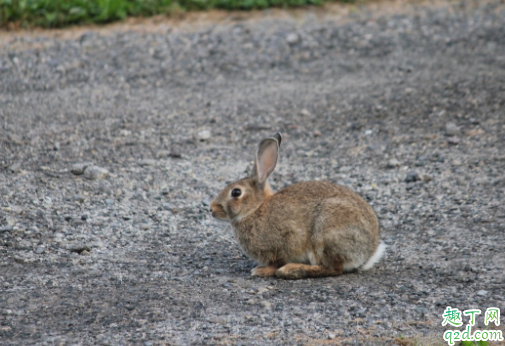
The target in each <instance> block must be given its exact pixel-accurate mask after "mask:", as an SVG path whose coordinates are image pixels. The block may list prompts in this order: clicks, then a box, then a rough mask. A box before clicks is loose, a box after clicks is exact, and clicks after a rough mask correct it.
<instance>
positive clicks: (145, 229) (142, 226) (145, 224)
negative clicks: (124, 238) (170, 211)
mask: <svg viewBox="0 0 505 346" xmlns="http://www.w3.org/2000/svg"><path fill="white" fill-rule="evenodd" d="M150 227H151V226H150V225H149V224H147V223H144V224H142V225H141V226H140V228H141V229H142V230H143V231H147V230H148V229H149V228H150Z"/></svg>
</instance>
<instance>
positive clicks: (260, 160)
mask: <svg viewBox="0 0 505 346" xmlns="http://www.w3.org/2000/svg"><path fill="white" fill-rule="evenodd" d="M281 141H282V136H281V134H280V133H276V134H275V135H274V136H273V137H272V138H267V139H264V140H262V141H261V143H260V145H259V147H258V152H257V153H256V160H255V162H254V173H253V174H254V176H253V178H254V180H256V182H258V183H259V184H261V185H263V184H264V183H265V182H266V181H267V179H268V177H269V176H270V174H272V172H273V171H274V169H275V166H276V165H277V160H278V159H279V145H280V144H281Z"/></svg>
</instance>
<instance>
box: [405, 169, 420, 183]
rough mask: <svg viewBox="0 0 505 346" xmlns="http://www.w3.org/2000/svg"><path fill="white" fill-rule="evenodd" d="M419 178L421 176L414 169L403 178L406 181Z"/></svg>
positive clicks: (414, 180) (410, 181)
mask: <svg viewBox="0 0 505 346" xmlns="http://www.w3.org/2000/svg"><path fill="white" fill-rule="evenodd" d="M419 180H421V176H420V175H419V173H417V172H416V171H410V172H409V173H407V177H406V178H405V182H406V183H413V182H416V181H419Z"/></svg>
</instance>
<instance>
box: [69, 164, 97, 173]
mask: <svg viewBox="0 0 505 346" xmlns="http://www.w3.org/2000/svg"><path fill="white" fill-rule="evenodd" d="M91 165H93V163H91V162H79V163H74V164H73V165H72V168H70V172H71V173H72V174H74V175H81V174H84V171H85V170H86V168H88V167H89V166H91Z"/></svg>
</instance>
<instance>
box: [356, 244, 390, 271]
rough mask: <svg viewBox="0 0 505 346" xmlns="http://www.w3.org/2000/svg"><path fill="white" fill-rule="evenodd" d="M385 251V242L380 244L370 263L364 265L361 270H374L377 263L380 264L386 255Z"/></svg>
mask: <svg viewBox="0 0 505 346" xmlns="http://www.w3.org/2000/svg"><path fill="white" fill-rule="evenodd" d="M384 250H386V244H384V243H383V242H380V243H379V246H377V250H375V252H374V254H373V255H372V257H370V259H369V260H368V262H366V263H365V264H364V265H363V267H361V268H360V269H361V270H369V269H370V268H372V267H373V266H374V264H375V263H377V262H379V260H380V259H381V257H382V255H384Z"/></svg>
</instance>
